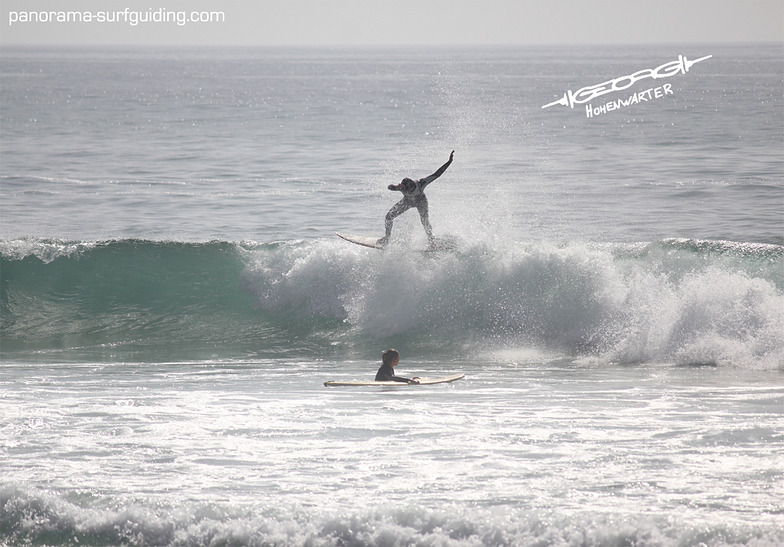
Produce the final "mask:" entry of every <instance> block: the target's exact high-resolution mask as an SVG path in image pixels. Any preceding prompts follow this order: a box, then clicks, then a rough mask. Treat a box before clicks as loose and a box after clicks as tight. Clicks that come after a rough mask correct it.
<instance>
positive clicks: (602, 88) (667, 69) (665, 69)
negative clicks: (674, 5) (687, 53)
mask: <svg viewBox="0 0 784 547" xmlns="http://www.w3.org/2000/svg"><path fill="white" fill-rule="evenodd" d="M711 57H713V55H707V56H705V57H700V58H699V59H696V60H694V61H690V60H688V59H687V58H686V57H684V56H683V55H678V60H677V61H670V62H668V63H664V64H663V65H660V66H658V67H656V68H646V69H645V70H638V71H637V72H635V73H634V74H629V75H628V76H621V77H619V78H615V79H614V80H607V81H606V82H602V83H600V84H595V85H589V86H587V87H581V88H580V89H578V90H577V91H574V92H573V91H572V90H571V89H570V90H567V92H566V93H564V96H563V97H561V98H560V99H558V100H557V101H553V102H551V103H549V104H546V105H544V106H543V107H542V108H549V107H551V106H555V105H561V106H568V107H569V108H574V105H576V104H585V103H589V102H590V101H592V100H594V99H596V98H597V97H601V96H602V95H606V94H608V93H614V92H616V91H623V90H625V89H628V88H630V87H631V86H633V85H634V84H636V83H637V82H639V81H640V80H645V79H648V78H650V79H652V80H660V79H662V78H669V77H670V76H675V75H676V74H686V73H687V72H688V71H689V69H690V68H691V67H692V66H694V65H695V64H697V63H699V62H700V61H704V60H705V59H710V58H711ZM672 93H673V92H672V85H671V84H664V85H662V86H659V87H655V88H653V87H652V88H650V89H646V90H644V91H639V92H636V93H634V94H632V95H631V96H630V97H629V98H628V99H626V100H616V101H611V102H607V103H604V104H602V105H601V106H600V107H598V108H592V106H591V105H590V104H589V105H587V106H586V107H585V115H586V116H587V117H589V118H591V117H593V116H595V115H597V114H603V113H605V112H608V111H610V110H615V109H617V108H620V107H621V106H629V105H630V104H637V103H640V102H643V101H648V100H650V99H654V98H659V97H662V96H664V95H672Z"/></svg>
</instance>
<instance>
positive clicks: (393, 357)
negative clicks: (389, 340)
mask: <svg viewBox="0 0 784 547" xmlns="http://www.w3.org/2000/svg"><path fill="white" fill-rule="evenodd" d="M381 362H382V363H384V364H385V365H389V366H390V367H394V366H396V365H397V364H398V363H399V362H400V353H399V352H398V351H397V350H396V349H388V350H386V351H385V352H384V353H382V354H381Z"/></svg>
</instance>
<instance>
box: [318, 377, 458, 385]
mask: <svg viewBox="0 0 784 547" xmlns="http://www.w3.org/2000/svg"><path fill="white" fill-rule="evenodd" d="M464 377H465V374H452V375H451V376H443V377H442V378H420V379H419V384H407V383H406V382H394V381H388V382H376V381H362V380H355V381H352V382H336V381H329V382H324V385H325V386H327V387H343V386H395V387H397V386H411V385H420V386H429V385H433V384H445V383H448V382H454V381H455V380H459V379H460V378H464Z"/></svg>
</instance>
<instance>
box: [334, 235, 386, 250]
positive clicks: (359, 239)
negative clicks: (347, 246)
mask: <svg viewBox="0 0 784 547" xmlns="http://www.w3.org/2000/svg"><path fill="white" fill-rule="evenodd" d="M336 235H337V236H338V237H342V238H343V239H345V240H346V241H350V242H351V243H356V244H357V245H362V246H363V247H371V248H373V249H383V248H384V246H383V245H379V244H378V238H377V237H368V236H353V235H351V234H337V233H336Z"/></svg>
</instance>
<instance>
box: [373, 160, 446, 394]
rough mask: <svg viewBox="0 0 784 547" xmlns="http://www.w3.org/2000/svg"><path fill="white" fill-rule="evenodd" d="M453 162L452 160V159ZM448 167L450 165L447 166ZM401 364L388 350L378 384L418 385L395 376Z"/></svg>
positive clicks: (397, 356) (398, 356) (396, 352)
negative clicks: (390, 382)
mask: <svg viewBox="0 0 784 547" xmlns="http://www.w3.org/2000/svg"><path fill="white" fill-rule="evenodd" d="M450 161H451V159H450ZM447 165H448V164H447ZM398 363H400V353H399V352H398V351H397V350H396V349H388V350H386V351H385V352H384V353H382V354H381V368H379V369H378V372H377V373H376V382H389V381H392V382H405V383H407V384H418V383H419V378H416V377H415V378H403V377H402V376H395V371H394V368H395V367H396V366H397V365H398Z"/></svg>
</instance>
